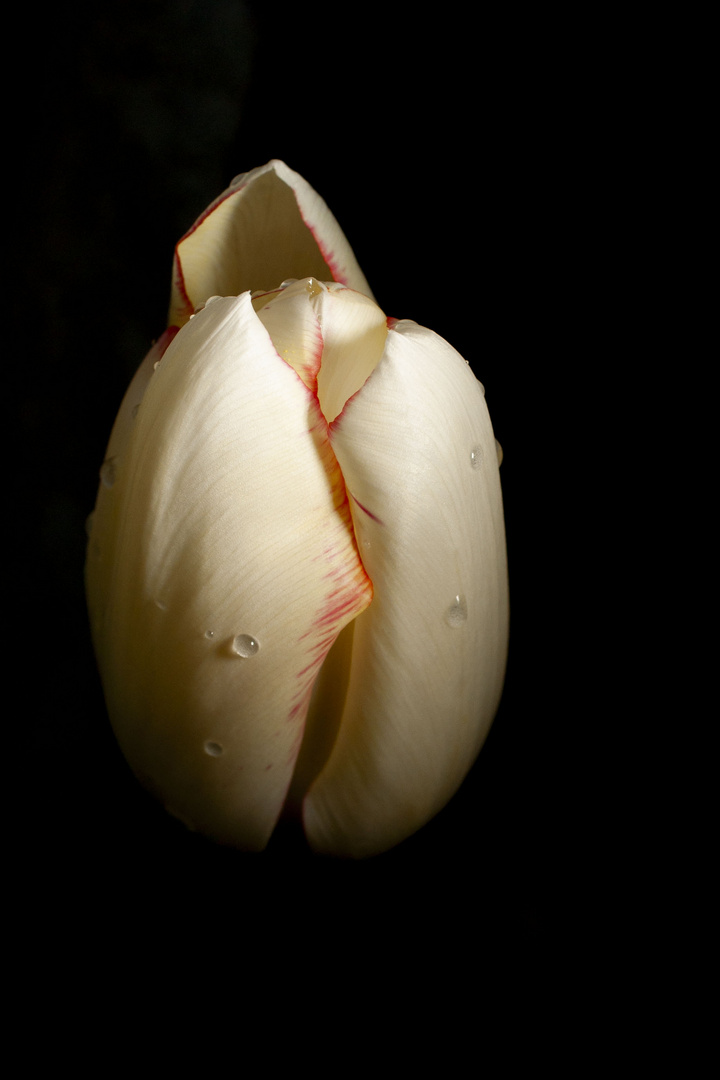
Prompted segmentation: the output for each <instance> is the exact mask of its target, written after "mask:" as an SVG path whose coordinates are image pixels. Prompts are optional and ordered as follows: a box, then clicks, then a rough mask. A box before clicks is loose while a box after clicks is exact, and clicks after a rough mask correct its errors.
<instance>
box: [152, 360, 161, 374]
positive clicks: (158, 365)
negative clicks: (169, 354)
mask: <svg viewBox="0 0 720 1080" xmlns="http://www.w3.org/2000/svg"><path fill="white" fill-rule="evenodd" d="M160 363H161V361H160V360H156V361H155V363H154V364H153V371H157V369H158V368H159V367H160Z"/></svg>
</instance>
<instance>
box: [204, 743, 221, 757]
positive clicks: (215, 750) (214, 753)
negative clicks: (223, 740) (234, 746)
mask: <svg viewBox="0 0 720 1080" xmlns="http://www.w3.org/2000/svg"><path fill="white" fill-rule="evenodd" d="M203 750H204V751H205V753H206V754H209V755H210V757H220V755H221V754H222V752H223V747H222V746H221V745H220V743H218V742H213V741H212V739H206V740H205V742H204V743H203Z"/></svg>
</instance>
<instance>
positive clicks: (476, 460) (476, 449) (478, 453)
mask: <svg viewBox="0 0 720 1080" xmlns="http://www.w3.org/2000/svg"><path fill="white" fill-rule="evenodd" d="M483 457H484V454H483V448H482V446H473V448H472V450H471V451H470V464H471V465H472V467H473V469H479V468H480V466H481V465H482V463H483Z"/></svg>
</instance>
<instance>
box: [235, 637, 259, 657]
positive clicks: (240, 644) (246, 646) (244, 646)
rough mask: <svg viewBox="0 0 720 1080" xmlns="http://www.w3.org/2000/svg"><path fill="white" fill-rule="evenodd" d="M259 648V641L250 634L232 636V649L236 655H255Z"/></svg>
mask: <svg viewBox="0 0 720 1080" xmlns="http://www.w3.org/2000/svg"><path fill="white" fill-rule="evenodd" d="M259 648H260V645H259V643H258V642H257V641H256V640H255V638H254V637H250V634H237V635H236V636H235V637H234V638H233V643H232V651H233V652H234V653H235V654H236V655H237V656H243V657H246V658H247V657H248V656H255V654H256V653H257V651H258V649H259Z"/></svg>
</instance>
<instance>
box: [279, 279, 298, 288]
mask: <svg viewBox="0 0 720 1080" xmlns="http://www.w3.org/2000/svg"><path fill="white" fill-rule="evenodd" d="M296 281H297V278H296V277H288V278H285V280H284V281H281V282H280V288H281V289H287V287H288V285H294V284H295V282H296Z"/></svg>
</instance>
